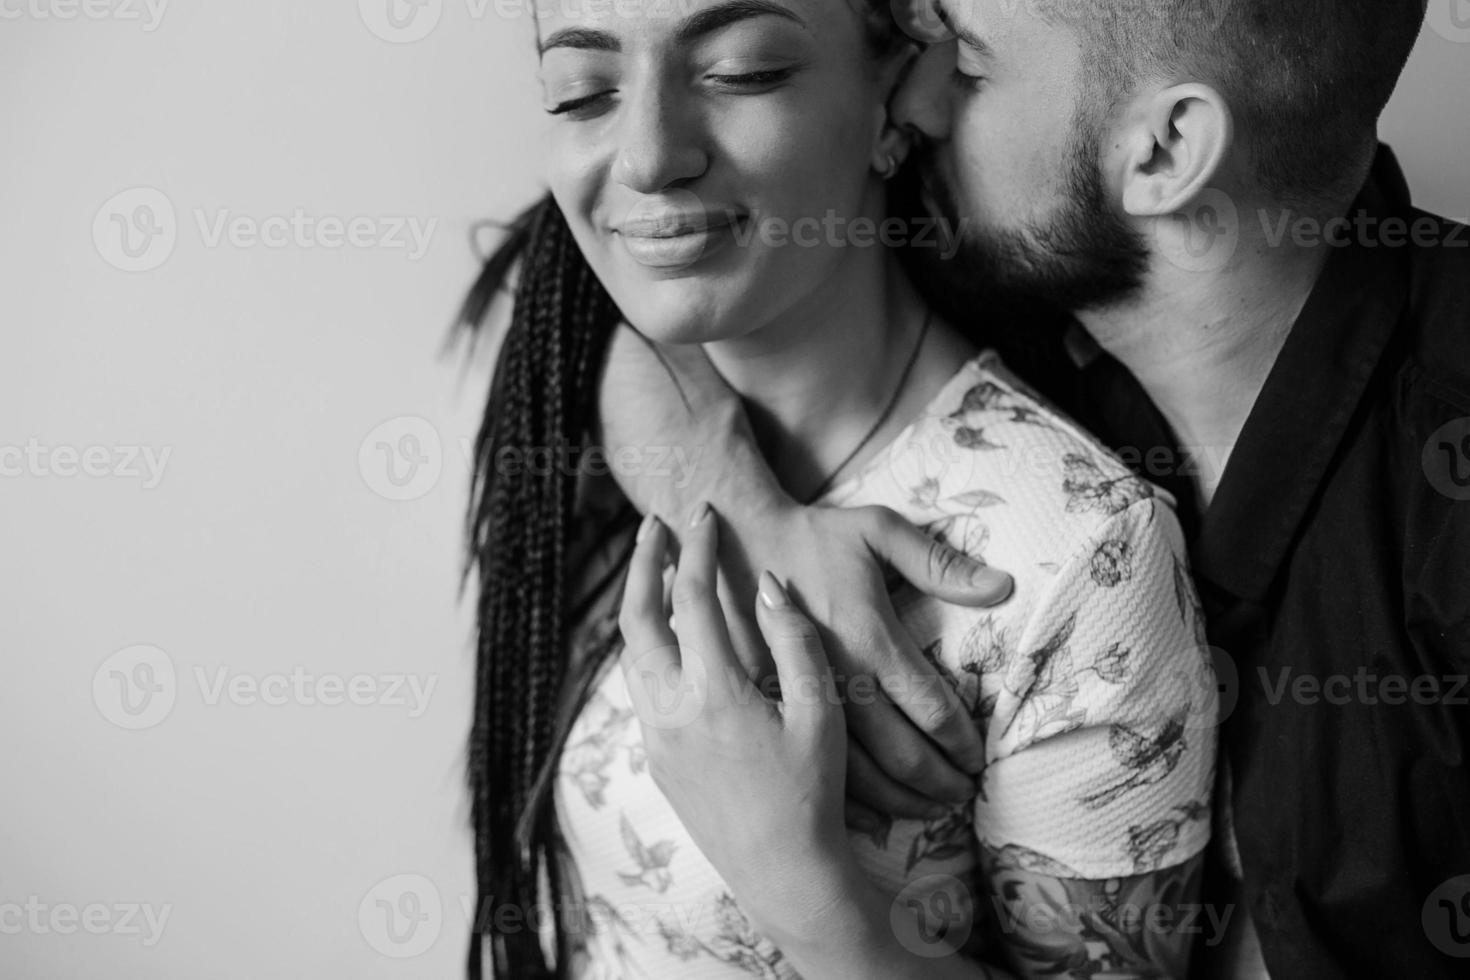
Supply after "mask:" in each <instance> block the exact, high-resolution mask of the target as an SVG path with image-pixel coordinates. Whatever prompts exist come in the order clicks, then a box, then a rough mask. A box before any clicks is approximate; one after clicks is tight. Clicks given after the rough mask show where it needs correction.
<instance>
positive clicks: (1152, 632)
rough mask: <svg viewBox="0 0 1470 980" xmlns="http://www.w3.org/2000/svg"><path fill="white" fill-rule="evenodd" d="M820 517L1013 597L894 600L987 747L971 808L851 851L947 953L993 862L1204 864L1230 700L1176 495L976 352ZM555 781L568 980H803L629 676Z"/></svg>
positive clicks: (1124, 868)
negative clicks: (729, 863) (680, 790)
mask: <svg viewBox="0 0 1470 980" xmlns="http://www.w3.org/2000/svg"><path fill="white" fill-rule="evenodd" d="M819 503H820V504H821V505H823V506H833V507H858V506H864V505H869V504H883V505H886V506H888V507H891V508H893V509H894V510H896V511H898V512H899V513H901V514H903V515H904V516H905V517H907V518H908V519H909V520H910V521H911V522H913V523H914V524H916V525H918V526H920V527H922V528H923V529H925V530H926V531H927V532H928V533H930V534H931V535H934V536H936V537H940V538H942V539H944V540H945V541H947V542H949V543H950V544H952V545H954V546H956V547H958V548H960V549H962V550H964V551H966V552H968V553H969V554H971V555H975V556H977V557H980V558H982V559H984V560H985V561H987V562H988V563H990V564H992V565H995V566H997V567H999V568H1003V569H1005V570H1007V571H1008V572H1010V573H1011V574H1012V575H1013V576H1014V577H1015V580H1016V590H1015V593H1014V594H1013V595H1012V597H1011V598H1010V599H1009V600H1008V601H1007V602H1006V603H1004V604H1002V605H1001V606H998V607H995V608H993V609H970V608H965V607H960V606H954V605H949V604H947V603H944V602H941V601H939V600H936V599H933V598H930V597H928V596H924V595H921V594H919V593H918V592H917V591H916V590H913V589H912V588H910V587H904V588H903V589H902V590H901V591H900V592H899V593H897V594H896V595H895V598H894V601H895V608H896V610H897V612H898V613H899V616H900V618H901V620H902V621H903V623H904V625H905V626H906V627H907V628H908V629H909V631H910V632H911V633H912V634H913V636H914V637H915V639H916V640H917V641H918V642H919V644H920V648H921V649H922V650H923V652H924V654H925V656H926V657H927V658H928V660H929V661H930V662H931V663H932V664H933V665H934V667H935V668H936V670H938V671H939V672H940V674H941V676H943V677H944V678H945V679H947V680H948V682H949V683H951V684H952V685H954V687H955V688H956V690H957V691H958V692H959V694H960V697H961V699H962V700H963V702H964V704H965V705H966V707H967V708H968V709H969V711H970V714H971V717H972V718H973V719H974V722H975V724H976V725H977V726H978V727H979V729H980V731H981V733H982V735H983V737H984V739H985V744H986V756H987V768H986V770H985V772H984V774H983V776H982V778H981V791H980V792H979V794H978V795H977V796H976V798H975V799H973V800H972V801H970V802H969V803H967V804H964V805H958V806H955V807H954V808H952V809H951V811H950V812H949V813H948V815H946V816H944V817H942V818H940V819H935V820H928V821H923V820H906V819H895V820H892V821H891V822H890V823H889V824H888V825H887V826H885V827H882V828H881V829H880V830H878V831H876V832H874V833H872V834H862V833H859V832H857V831H850V832H849V833H850V834H851V837H852V846H853V849H854V851H855V853H856V855H857V857H858V859H859V861H860V862H861V864H862V866H863V868H864V869H865V870H866V871H867V872H868V874H869V875H870V877H871V878H872V880H873V881H874V882H875V883H877V884H878V885H879V886H880V887H881V888H883V889H885V890H886V891H887V892H888V893H890V894H892V895H893V896H894V898H895V901H896V902H908V903H910V904H911V905H912V907H913V908H917V909H919V910H920V918H921V920H932V921H929V922H928V924H929V925H930V926H932V929H933V935H937V936H941V937H942V938H943V940H944V941H945V942H946V943H947V944H948V947H949V948H958V949H961V950H964V951H965V952H967V953H973V952H978V948H979V944H980V942H981V938H980V937H981V935H982V929H981V926H982V922H981V919H982V918H983V917H985V915H986V914H987V912H986V908H987V906H988V904H989V903H988V900H987V899H986V898H985V897H984V896H985V895H986V891H985V889H984V887H983V882H980V881H978V874H979V852H978V848H979V845H980V844H981V843H984V844H985V845H986V846H987V847H989V848H991V849H993V850H995V851H997V852H999V853H1000V855H1001V858H1002V860H1006V861H1014V862H1016V863H1018V864H1019V865H1021V866H1023V867H1027V868H1031V869H1034V870H1039V871H1043V872H1046V873H1048V874H1051V875H1054V876H1057V877H1070V878H1089V879H1106V878H1112V877H1120V876H1128V875H1134V874H1140V873H1144V872H1147V871H1150V870H1153V869H1156V868H1160V867H1169V866H1172V865H1175V864H1179V863H1182V862H1184V861H1186V860H1187V859H1189V858H1191V857H1193V856H1194V855H1195V854H1197V853H1198V852H1199V851H1200V850H1201V849H1202V848H1203V847H1204V846H1205V844H1206V842H1207V841H1208V838H1209V833H1210V821H1209V805H1210V788H1211V785H1212V780H1213V773H1214V761H1213V760H1214V756H1215V732H1214V725H1215V722H1216V714H1217V710H1218V706H1217V689H1216V686H1215V681H1214V678H1213V674H1212V670H1211V667H1210V661H1209V657H1208V649H1207V647H1206V646H1205V640H1204V636H1203V622H1202V619H1201V613H1200V609H1199V605H1198V601H1197V599H1196V597H1195V594H1194V591H1193V586H1192V585H1191V583H1190V578H1189V574H1188V569H1187V566H1186V557H1185V550H1184V542H1183V538H1182V535H1181V533H1180V530H1179V527H1178V524H1177V522H1176V520H1175V517H1174V514H1173V511H1172V509H1171V507H1172V501H1171V500H1170V499H1169V498H1168V496H1167V494H1166V493H1165V492H1164V491H1162V490H1158V489H1156V488H1154V487H1152V486H1151V485H1149V484H1147V483H1145V482H1143V481H1141V480H1139V479H1138V478H1136V477H1135V476H1133V475H1132V473H1131V472H1130V471H1129V470H1128V469H1127V468H1126V467H1125V466H1124V465H1123V464H1122V463H1121V462H1119V461H1118V460H1117V459H1116V458H1115V457H1113V456H1112V455H1110V453H1109V452H1108V451H1107V450H1106V449H1105V448H1104V447H1103V446H1101V445H1100V444H1099V443H1098V442H1096V441H1095V440H1094V439H1093V438H1092V437H1091V436H1089V435H1088V434H1087V433H1086V432H1084V431H1082V430H1081V429H1079V428H1078V427H1077V426H1076V425H1074V424H1073V423H1072V422H1070V421H1069V420H1068V419H1066V418H1065V417H1063V416H1062V415H1061V414H1060V413H1058V412H1057V411H1056V410H1055V409H1053V408H1051V407H1050V406H1048V405H1047V404H1046V403H1044V402H1043V401H1042V400H1041V399H1040V398H1039V396H1037V395H1035V394H1034V393H1032V392H1031V391H1029V390H1028V389H1027V388H1025V387H1024V386H1023V385H1022V384H1021V383H1020V382H1019V381H1018V380H1017V379H1016V378H1015V377H1013V376H1012V375H1011V374H1010V373H1009V371H1008V370H1007V369H1006V368H1005V366H1004V365H1003V364H1002V363H1001V362H1000V361H999V359H998V357H997V356H996V355H995V354H994V353H991V352H986V353H983V354H981V355H979V356H977V357H975V358H974V359H973V360H971V361H969V362H967V363H966V364H965V365H964V367H963V368H962V369H961V370H960V371H959V372H958V373H957V374H956V376H955V377H954V378H953V379H952V380H951V381H950V382H949V383H948V384H947V385H946V386H945V387H944V388H943V389H942V390H941V392H940V393H939V394H938V395H937V396H936V397H935V398H934V400H933V401H932V402H931V403H930V405H929V407H928V408H927V410H926V411H925V412H924V414H923V415H922V416H920V417H919V418H917V419H916V420H914V421H913V422H912V423H910V424H909V426H908V427H907V428H906V429H905V430H904V431H903V432H902V433H901V434H900V435H899V436H898V437H897V438H896V439H895V440H894V441H893V442H892V443H891V444H889V445H888V446H887V447H886V448H885V449H884V450H883V451H882V452H881V453H879V454H878V455H877V456H876V457H875V458H873V459H872V460H871V461H870V462H869V463H868V464H867V465H866V466H865V467H863V469H862V470H861V472H859V473H857V474H856V475H855V476H853V477H851V478H849V479H847V480H846V481H844V482H843V483H841V484H839V485H838V486H836V487H834V488H833V489H832V490H831V491H830V492H829V493H828V494H827V495H826V496H825V497H824V498H823V499H822V500H821V501H819ZM607 591H608V593H609V596H608V599H607V601H605V602H604V603H603V605H602V606H601V608H600V609H599V610H596V611H595V612H593V613H591V614H589V615H588V616H586V617H584V619H583V620H582V622H581V623H580V624H579V627H578V629H579V633H578V637H579V638H578V639H577V640H576V641H575V642H574V649H575V647H576V646H577V645H579V644H582V645H591V644H595V643H596V642H597V641H598V640H599V639H601V640H603V641H606V640H612V641H614V642H615V641H616V630H617V625H616V618H617V609H618V603H619V602H620V601H621V591H620V588H614V589H609V590H607ZM558 776H559V778H558V779H557V780H556V784H555V787H554V794H555V795H554V799H555V806H556V811H557V817H558V821H559V826H560V828H561V832H562V834H563V837H564V841H565V848H566V851H565V854H564V855H563V864H564V867H563V874H564V875H566V876H568V877H569V878H570V882H569V887H570V888H571V889H572V894H573V896H575V899H576V900H575V901H574V902H573V903H571V904H574V905H575V906H576V913H575V914H574V915H570V916H568V917H564V918H563V928H564V929H566V930H567V931H568V932H569V933H570V934H571V935H572V937H573V942H574V943H575V944H578V945H579V946H580V947H581V948H580V950H579V952H578V956H577V959H576V961H575V963H574V975H575V976H578V977H585V978H590V980H639V978H678V980H737V978H741V977H762V978H768V980H791V978H795V977H797V973H796V972H795V970H793V969H792V967H791V965H790V964H789V963H788V962H786V961H785V960H784V958H783V957H782V954H781V951H780V950H779V949H777V948H776V947H775V946H774V945H773V944H772V943H771V942H770V941H769V940H767V939H766V938H764V937H763V936H761V935H759V934H757V933H756V932H755V930H754V929H753V928H752V926H751V924H750V922H749V920H748V919H747V918H746V916H745V915H744V914H743V913H742V911H741V909H740V908H739V906H738V904H737V903H736V901H735V899H734V898H733V896H732V895H731V894H730V892H729V890H728V889H727V888H726V887H725V885H724V883H723V881H722V880H721V878H720V875H719V874H718V873H717V872H716V871H715V869H714V867H713V866H711V865H710V864H709V862H708V861H706V860H705V858H704V856H703V855H702V854H701V853H700V851H699V849H698V848H697V847H696V846H695V845H694V843H693V842H692V840H691V839H690V838H689V836H688V834H687V833H686V832H685V831H684V829H683V827H682V826H681V824H680V822H679V820H678V818H677V817H676V815H675V813H674V811H673V809H672V808H671V807H670V806H669V804H668V801H667V800H666V799H665V798H664V797H663V795H662V793H661V792H660V791H659V789H658V787H657V786H656V785H655V783H654V781H653V779H652V777H651V776H650V774H649V772H648V769H647V767H646V765H645V756H644V747H643V742H642V738H641V733H640V730H639V726H638V722H637V719H636V718H635V716H634V714H633V711H632V709H631V707H630V705H629V701H628V696H627V690H626V688H625V686H624V682H623V676H622V672H621V670H619V669H618V665H617V663H616V660H615V659H610V660H608V661H607V662H605V663H604V664H603V667H602V670H601V672H600V673H599V675H598V678H597V679H596V680H595V681H594V682H593V688H592V691H591V694H590V696H589V698H587V699H586V701H585V704H584V705H583V707H582V708H581V709H580V711H579V713H578V714H577V716H576V718H575V721H574V723H573V725H572V728H571V730H570V734H569V737H568V740H567V743H566V746H565V748H564V750H563V752H562V755H561V757H560V760H559V764H558ZM711 778H718V774H717V773H712V774H711Z"/></svg>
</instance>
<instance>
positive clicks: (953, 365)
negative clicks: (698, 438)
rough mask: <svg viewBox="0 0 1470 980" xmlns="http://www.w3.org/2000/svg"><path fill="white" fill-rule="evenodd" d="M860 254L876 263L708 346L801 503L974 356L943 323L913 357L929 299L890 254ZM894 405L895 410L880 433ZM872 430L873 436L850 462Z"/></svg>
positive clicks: (871, 451)
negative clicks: (752, 327) (742, 332)
mask: <svg viewBox="0 0 1470 980" xmlns="http://www.w3.org/2000/svg"><path fill="white" fill-rule="evenodd" d="M862 258H865V259H866V258H871V259H873V260H874V261H872V262H868V263H861V264H865V265H867V266H868V268H866V269H856V270H853V271H852V272H849V273H848V274H846V275H839V276H835V277H833V279H832V280H830V281H829V282H827V283H826V284H824V288H822V289H818V290H814V291H813V292H812V293H811V294H809V295H808V296H807V297H805V299H804V300H803V301H802V302H801V303H800V304H798V305H797V306H795V307H793V308H791V309H789V310H787V311H786V312H785V313H783V314H782V315H781V316H780V317H778V318H777V319H776V320H774V321H772V322H771V323H769V324H767V325H766V326H764V327H762V328H761V329H759V330H757V331H755V332H753V333H751V334H748V335H746V336H744V337H741V338H739V339H736V340H728V341H719V342H715V343H710V344H706V345H704V349H705V352H706V353H707V354H708V355H709V358H710V360H711V362H712V363H713V364H714V365H715V367H716V368H717V369H718V370H719V371H720V373H721V374H722V375H723V376H724V377H725V379H726V380H727V381H728V382H729V383H730V385H731V386H732V387H733V388H734V389H735V390H736V391H737V392H739V393H740V395H741V396H742V397H743V398H744V400H745V404H746V410H747V412H748V413H749V415H750V419H751V425H752V427H753V429H754V431H755V435H756V440H757V442H759V444H760V446H761V450H762V452H763V453H764V454H765V457H766V459H767V460H768V461H769V462H770V464H771V467H772V469H773V470H774V472H775V474H776V477H777V479H778V480H780V482H781V485H782V486H784V487H785V488H786V489H787V491H788V492H790V493H791V494H792V496H794V497H796V498H797V499H798V500H804V499H806V498H807V497H809V496H810V495H811V494H812V493H813V492H814V491H816V490H817V489H818V488H819V487H820V486H821V485H822V484H823V483H824V482H825V481H826V480H827V479H828V478H829V477H830V476H833V475H834V471H836V470H837V469H838V467H841V472H840V473H837V474H835V475H836V477H837V482H839V483H840V482H841V481H842V480H843V479H845V478H846V477H848V476H850V475H852V474H853V473H855V472H857V471H858V470H859V469H860V468H861V467H862V465H863V464H864V463H865V462H867V460H868V459H870V458H871V457H872V456H873V455H875V454H877V453H878V452H881V451H882V449H883V447H884V446H886V445H887V444H888V443H889V442H890V441H892V439H893V438H894V437H895V436H896V435H897V434H898V433H899V432H900V431H902V429H903V428H904V426H906V425H907V424H908V422H909V421H910V420H911V419H912V418H913V417H914V416H915V415H917V414H918V413H919V412H920V411H921V410H922V409H923V408H924V407H925V406H926V405H927V404H928V403H929V401H930V400H931V399H932V398H933V397H934V396H935V395H936V394H937V393H938V391H939V389H940V388H941V387H942V386H943V385H944V384H945V383H946V382H948V381H949V380H950V379H951V378H952V377H953V376H954V373H955V372H956V371H957V370H959V368H960V366H961V365H962V364H963V363H964V362H965V360H967V359H968V358H969V357H972V356H973V355H974V353H975V349H974V347H973V345H971V344H969V343H968V342H967V341H965V340H964V339H963V338H961V337H959V335H958V334H956V333H954V331H953V330H952V329H951V328H950V327H949V326H948V325H947V324H943V323H941V322H939V321H937V320H935V321H932V322H931V325H930V327H929V329H928V331H927V339H926V340H925V342H924V343H923V346H922V349H918V353H917V357H916V358H915V357H913V355H914V354H915V350H916V347H917V345H918V342H919V341H920V339H921V336H923V335H924V329H923V328H924V320H925V317H926V311H925V307H924V304H923V302H922V300H921V299H920V298H919V296H918V294H917V292H916V291H915V290H914V288H913V286H912V285H911V284H910V283H909V281H908V279H907V278H906V277H905V276H904V274H903V273H902V272H901V271H900V269H899V267H898V263H897V261H896V259H895V258H894V257H893V256H892V255H891V253H888V252H886V251H880V250H873V252H872V253H870V254H869V255H867V256H862ZM847 264H849V265H858V264H860V263H847ZM873 266H877V268H873ZM911 359H912V360H913V364H912V367H911V369H910V370H909V371H908V372H907V377H906V378H905V377H904V375H905V368H906V367H908V366H909V362H910V360H911ZM901 382H902V390H899V386H900V383H901ZM895 396H896V397H895ZM890 402H892V403H893V409H892V411H891V412H890V414H889V417H888V418H887V419H886V420H885V422H884V423H883V425H882V426H881V427H880V428H879V429H877V430H873V425H874V423H876V422H877V421H878V419H879V418H880V417H881V416H882V414H883V412H884V410H885V409H887V408H888V406H889V403H890ZM870 431H871V432H872V435H871V438H869V439H868V440H867V442H866V444H864V445H863V446H862V449H861V450H860V451H859V452H858V453H857V455H856V456H853V457H852V459H851V460H850V461H848V462H847V463H845V464H844V460H845V459H846V458H847V457H848V455H849V454H850V453H852V451H853V449H854V447H856V446H858V445H859V444H860V443H862V442H863V440H864V437H865V436H867V435H868V433H869V432H870Z"/></svg>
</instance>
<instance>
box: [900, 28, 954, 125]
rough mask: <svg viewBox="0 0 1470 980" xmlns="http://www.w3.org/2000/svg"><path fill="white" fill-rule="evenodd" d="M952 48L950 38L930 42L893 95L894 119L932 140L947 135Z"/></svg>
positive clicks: (952, 58)
mask: <svg viewBox="0 0 1470 980" xmlns="http://www.w3.org/2000/svg"><path fill="white" fill-rule="evenodd" d="M955 49H956V43H955V42H954V41H953V40H949V41H943V42H941V43H939V44H932V45H930V46H929V47H928V48H925V49H924V52H923V53H922V54H920V55H919V58H918V60H917V61H916V62H914V66H913V68H912V69H910V71H909V74H908V77H907V78H905V79H904V81H903V85H902V86H901V87H900V88H899V90H898V92H897V93H896V94H895V95H894V97H893V105H892V112H893V121H894V122H895V123H897V124H898V125H900V126H906V127H911V128H913V129H916V130H918V131H919V132H921V133H923V134H924V136H926V137H927V138H929V139H931V140H943V139H946V138H947V137H948V136H949V127H950V111H951V108H952V107H951V104H950V100H951V98H952V97H953V91H952V89H951V87H950V76H951V75H952V74H953V72H954V67H955Z"/></svg>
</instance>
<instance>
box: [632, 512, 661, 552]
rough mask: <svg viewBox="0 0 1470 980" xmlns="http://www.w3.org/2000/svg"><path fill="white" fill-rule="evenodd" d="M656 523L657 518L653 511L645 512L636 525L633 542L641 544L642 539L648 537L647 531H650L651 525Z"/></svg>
mask: <svg viewBox="0 0 1470 980" xmlns="http://www.w3.org/2000/svg"><path fill="white" fill-rule="evenodd" d="M657 523H658V518H657V517H656V516H654V513H653V511H649V512H648V513H647V514H644V515H643V523H641V524H639V525H638V536H637V538H636V539H635V542H636V543H640V544H641V543H642V541H643V539H644V538H646V537H648V532H649V531H652V530H653V526H654V525H655V524H657Z"/></svg>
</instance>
